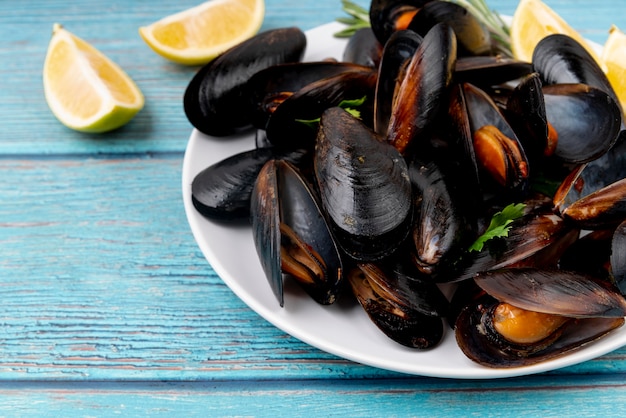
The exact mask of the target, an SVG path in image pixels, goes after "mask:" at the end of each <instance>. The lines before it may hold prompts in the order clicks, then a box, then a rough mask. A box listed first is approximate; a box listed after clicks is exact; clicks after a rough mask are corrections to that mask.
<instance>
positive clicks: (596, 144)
mask: <svg viewBox="0 0 626 418" xmlns="http://www.w3.org/2000/svg"><path fill="white" fill-rule="evenodd" d="M542 92H543V98H544V100H545V109H546V116H547V119H548V122H549V123H550V125H551V126H552V127H553V129H554V131H555V132H556V134H557V136H558V138H557V143H556V148H555V150H554V155H555V156H556V157H558V158H560V159H561V160H563V161H566V162H568V163H584V162H587V161H591V160H593V159H596V158H598V157H599V156H601V155H602V154H604V153H605V152H606V151H607V150H608V149H609V148H611V146H613V144H614V143H615V141H616V140H617V135H618V133H619V131H620V127H621V121H622V112H621V110H620V108H619V105H618V102H616V101H615V100H613V99H612V98H611V96H610V95H608V94H607V93H606V92H604V91H603V90H600V89H598V88H594V87H591V86H589V85H586V84H553V85H544V86H543V89H542Z"/></svg>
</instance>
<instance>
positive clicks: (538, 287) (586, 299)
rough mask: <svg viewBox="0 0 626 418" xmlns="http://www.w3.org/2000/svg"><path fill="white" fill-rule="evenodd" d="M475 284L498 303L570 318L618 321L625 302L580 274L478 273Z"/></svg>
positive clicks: (614, 291)
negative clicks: (612, 319)
mask: <svg viewBox="0 0 626 418" xmlns="http://www.w3.org/2000/svg"><path fill="white" fill-rule="evenodd" d="M474 281H475V282H476V284H477V285H478V286H480V288H481V289H483V290H484V291H485V292H487V293H488V294H489V295H491V296H493V297H494V298H496V299H497V300H499V301H500V302H506V303H509V304H511V305H513V306H516V307H518V308H521V309H525V310H528V311H533V312H541V313H546V314H553V315H562V316H567V317H572V318H621V317H624V316H626V299H625V298H624V297H623V296H622V295H621V294H620V293H619V291H618V289H617V288H616V287H615V286H612V285H610V284H609V283H608V282H606V281H603V280H600V279H597V278H595V277H594V276H590V275H586V274H583V273H578V272H572V271H563V270H554V269H552V270H548V269H546V270H543V269H538V268H533V267H526V268H508V269H500V270H493V271H486V272H482V273H479V274H477V275H476V276H475V277H474Z"/></svg>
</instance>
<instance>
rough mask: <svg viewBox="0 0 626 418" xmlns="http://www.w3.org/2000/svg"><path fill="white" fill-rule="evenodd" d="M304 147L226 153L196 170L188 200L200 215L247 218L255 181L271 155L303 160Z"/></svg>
mask: <svg viewBox="0 0 626 418" xmlns="http://www.w3.org/2000/svg"><path fill="white" fill-rule="evenodd" d="M306 157H307V152H306V151H305V150H294V151H289V152H280V151H278V150H276V149H273V148H255V149H252V150H250V151H244V152H241V153H238V154H235V155H233V156H230V157H227V158H225V159H223V160H221V161H219V162H217V163H215V164H213V165H211V166H209V167H207V168H205V169H204V170H202V171H201V172H200V173H198V174H197V175H196V176H195V177H194V179H193V181H192V183H191V201H192V202H193V205H194V207H195V208H196V210H197V211H198V212H200V213H201V214H202V215H203V216H205V217H207V218H209V219H213V220H217V221H234V220H247V219H248V218H249V216H250V197H251V194H252V188H253V187H254V182H255V180H256V178H257V175H258V174H259V171H261V168H262V167H263V165H264V164H265V163H266V162H267V161H269V160H271V159H285V160H287V161H291V162H293V163H299V162H303V161H304V160H305V158H306Z"/></svg>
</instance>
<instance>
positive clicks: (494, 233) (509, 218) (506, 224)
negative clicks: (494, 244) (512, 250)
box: [468, 203, 526, 252]
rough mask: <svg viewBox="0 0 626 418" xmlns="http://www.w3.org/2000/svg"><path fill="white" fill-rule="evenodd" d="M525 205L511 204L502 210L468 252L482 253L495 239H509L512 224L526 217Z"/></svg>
mask: <svg viewBox="0 0 626 418" xmlns="http://www.w3.org/2000/svg"><path fill="white" fill-rule="evenodd" d="M525 207H526V205H525V204H523V203H517V204H513V203H512V204H510V205H508V206H506V207H505V208H504V209H502V211H501V212H498V213H496V214H495V215H493V217H492V218H491V222H490V223H489V227H487V230H486V231H485V233H484V234H482V235H481V236H480V237H478V239H476V241H474V243H473V244H472V245H471V246H470V247H469V249H468V251H469V252H472V251H482V249H483V247H484V245H485V243H486V242H487V241H489V240H490V239H493V238H499V237H500V238H501V237H508V236H509V230H510V229H511V223H512V222H513V221H514V220H515V219H518V218H521V217H522V216H524V208H525Z"/></svg>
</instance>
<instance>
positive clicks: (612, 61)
mask: <svg viewBox="0 0 626 418" xmlns="http://www.w3.org/2000/svg"><path fill="white" fill-rule="evenodd" d="M600 58H601V59H602V62H603V63H604V65H605V66H606V77H607V78H608V79H609V82H610V83H611V85H612V86H613V90H615V94H617V98H618V99H619V102H620V104H621V106H622V109H623V110H624V111H626V34H624V32H622V31H621V30H620V29H619V28H618V27H617V26H615V25H612V26H611V29H609V36H608V38H607V39H606V42H605V43H604V48H603V49H602V55H601V56H600ZM625 116H626V114H625Z"/></svg>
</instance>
